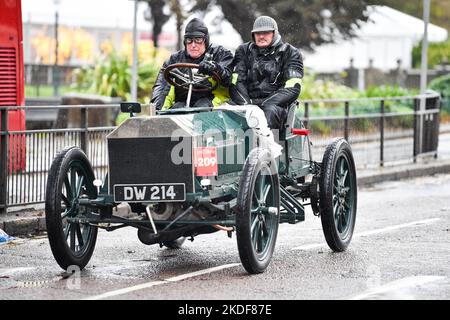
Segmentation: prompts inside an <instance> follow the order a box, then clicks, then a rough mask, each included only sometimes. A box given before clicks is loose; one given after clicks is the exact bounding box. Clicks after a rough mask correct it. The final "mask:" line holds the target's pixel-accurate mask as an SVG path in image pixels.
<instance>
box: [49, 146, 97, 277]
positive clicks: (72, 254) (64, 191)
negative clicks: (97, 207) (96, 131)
mask: <svg viewBox="0 0 450 320" xmlns="http://www.w3.org/2000/svg"><path fill="white" fill-rule="evenodd" d="M93 181H94V173H93V171H92V167H91V164H90V163H89V160H88V159H87V157H86V155H85V154H84V152H83V151H82V150H81V149H79V148H78V147H67V148H64V149H63V150H62V151H61V152H60V153H58V154H57V155H56V157H55V159H54V160H53V163H52V166H51V168H50V171H49V174H48V178H47V190H46V196H45V219H46V223H47V234H48V239H49V242H50V247H51V249H52V252H53V256H54V257H55V259H56V261H57V262H58V264H59V265H60V266H61V268H63V269H64V270H67V268H68V267H69V266H78V267H79V268H80V269H83V268H84V267H85V266H86V264H87V263H88V262H89V259H90V258H91V256H92V253H93V251H94V247H95V242H96V240H97V227H95V226H92V225H89V224H82V223H69V222H68V221H67V218H68V217H75V216H80V215H85V214H86V213H88V212H89V211H88V210H89V208H86V207H84V206H80V205H79V203H78V200H79V199H80V198H81V197H89V198H91V199H93V198H95V197H97V190H96V188H95V187H94V185H93Z"/></svg>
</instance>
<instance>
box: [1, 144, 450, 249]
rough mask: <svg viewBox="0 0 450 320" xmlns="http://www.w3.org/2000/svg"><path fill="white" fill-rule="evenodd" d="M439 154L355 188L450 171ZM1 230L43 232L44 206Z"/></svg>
mask: <svg viewBox="0 0 450 320" xmlns="http://www.w3.org/2000/svg"><path fill="white" fill-rule="evenodd" d="M441 147H442V146H440V149H441ZM441 150H442V149H441ZM439 154H440V156H439V157H438V158H436V159H435V158H428V159H427V158H422V159H420V158H419V159H418V161H417V162H416V163H410V164H401V165H393V166H389V167H377V168H367V169H358V170H357V177H358V187H359V188H361V187H368V186H370V185H373V184H376V183H380V182H385V181H395V180H403V179H410V178H416V177H420V176H431V175H435V174H446V173H450V153H448V150H446V151H445V152H442V153H439ZM0 229H2V230H3V231H4V232H6V234H8V235H9V236H14V237H30V236H33V235H36V234H40V233H42V232H45V231H46V225H45V212H44V208H43V205H39V206H37V207H29V208H25V209H21V210H20V211H15V212H8V213H7V214H3V215H1V216H0ZM0 235H1V234H0ZM1 243H2V242H1V237H0V244H1Z"/></svg>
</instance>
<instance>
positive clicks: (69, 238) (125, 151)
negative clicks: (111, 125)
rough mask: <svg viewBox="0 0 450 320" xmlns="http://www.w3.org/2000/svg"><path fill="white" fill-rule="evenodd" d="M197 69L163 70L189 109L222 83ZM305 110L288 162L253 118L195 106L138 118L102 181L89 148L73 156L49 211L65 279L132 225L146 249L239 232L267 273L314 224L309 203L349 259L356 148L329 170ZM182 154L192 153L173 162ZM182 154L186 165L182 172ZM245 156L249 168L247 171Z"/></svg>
mask: <svg viewBox="0 0 450 320" xmlns="http://www.w3.org/2000/svg"><path fill="white" fill-rule="evenodd" d="M197 68H198V65H191V64H175V65H171V66H168V67H167V69H166V70H165V78H166V80H167V81H168V82H169V83H170V84H171V85H174V86H178V87H181V88H185V89H186V90H189V94H188V100H187V105H188V106H189V102H190V97H191V92H192V91H202V90H203V91H204V90H212V89H214V87H215V85H213V84H214V83H218V78H217V75H213V77H212V78H213V79H214V81H212V82H211V81H205V80H207V77H206V76H202V75H199V74H196V73H194V72H193V70H195V69H197ZM205 82H208V83H209V85H208V84H205ZM211 83H212V84H211ZM297 106H298V105H297V104H293V105H292V106H290V107H289V108H288V110H287V119H286V121H285V124H284V125H283V127H282V128H281V130H280V132H279V135H278V136H277V138H278V137H279V143H280V144H281V145H282V147H283V153H282V155H281V156H280V157H277V158H276V159H274V157H273V156H272V154H271V151H270V148H267V147H266V146H265V145H264V143H263V142H264V139H263V138H261V135H258V131H257V128H256V126H255V125H250V123H249V121H247V119H246V117H245V112H242V110H241V111H239V110H234V109H233V108H228V109H227V108H218V109H211V108H189V107H188V108H181V109H173V110H170V109H169V110H163V111H159V112H158V115H156V116H146V117H130V118H129V119H127V120H126V121H125V122H124V123H122V124H121V125H120V126H119V127H117V128H116V129H115V130H114V131H113V132H112V133H110V134H109V135H108V137H107V139H108V154H109V167H108V168H109V170H108V174H107V175H106V177H105V179H104V180H103V181H100V183H99V180H96V179H95V177H94V173H93V169H92V167H91V164H90V161H89V160H88V159H87V157H86V155H85V154H84V152H83V151H82V150H81V149H79V148H78V147H74V146H71V147H66V148H64V149H63V150H62V151H61V152H59V153H58V154H57V155H56V157H55V159H54V161H53V163H52V166H51V168H50V171H49V175H48V180H47V190H46V202H45V211H46V223H47V232H48V238H49V242H50V246H51V249H52V252H53V255H54V257H55V259H56V261H57V262H58V264H59V265H60V266H61V267H62V268H63V269H67V268H68V267H69V266H73V265H76V266H78V267H79V268H81V269H82V268H84V267H85V266H86V264H87V263H88V262H89V260H90V258H91V256H92V253H93V250H94V247H95V244H96V239H97V231H98V228H103V229H105V230H107V231H113V230H116V229H119V228H123V227H134V228H137V230H138V238H139V240H140V241H141V242H142V243H144V244H147V245H150V244H159V245H160V246H165V247H168V248H171V249H174V248H179V247H181V245H182V243H183V242H184V240H185V239H186V238H190V239H191V240H194V237H195V236H197V235H199V234H206V233H213V232H218V231H225V232H227V234H228V236H229V237H231V236H232V233H233V232H236V239H237V244H238V251H239V256H240V259H241V262H242V264H243V266H244V268H245V269H246V270H247V271H248V272H249V273H252V274H256V273H261V272H264V270H265V269H266V268H267V267H268V265H269V263H270V260H271V258H272V255H273V251H274V247H275V242H276V237H277V233H278V226H279V223H289V224H296V223H298V222H301V221H304V220H305V206H306V205H310V206H311V208H312V211H313V213H314V214H315V215H317V216H320V217H321V222H322V228H323V232H324V235H325V239H326V242H327V243H328V245H329V247H330V248H331V249H332V250H333V251H344V250H346V248H347V246H348V245H349V243H350V241H351V238H352V234H353V229H354V225H355V218H356V206H357V182H356V170H355V164H354V160H353V155H352V151H351V148H350V146H349V144H348V143H347V141H346V140H345V139H343V138H337V139H334V140H333V141H332V142H331V143H330V144H329V145H328V146H327V148H326V151H325V153H324V156H323V159H322V162H320V163H319V162H315V161H313V160H312V153H311V143H310V140H309V136H308V135H309V131H308V130H307V129H305V128H304V126H303V123H302V121H300V119H299V118H298V117H297V116H296V109H297ZM121 109H122V111H123V112H130V113H131V114H132V115H133V114H134V113H138V112H140V105H139V104H137V103H122V104H121ZM208 130H209V131H211V130H212V131H213V132H214V134H208ZM233 130H234V131H233ZM174 132H178V134H177V135H178V137H179V138H181V142H180V140H179V139H178V140H177V139H174ZM230 132H231V134H230ZM233 132H234V133H235V132H244V136H243V135H241V134H233ZM180 145H181V146H183V147H184V149H183V148H181V149H183V150H182V151H177V152H178V153H177V152H174V150H179V149H177V148H180ZM239 148H240V149H239ZM181 149H180V150H181ZM237 149H239V150H241V151H240V152H237V153H236V152H235V151H236V150H237ZM186 150H188V151H186ZM230 150H231V151H230ZM232 151H233V152H232ZM174 154H175V155H177V156H178V157H179V158H181V159H184V160H187V161H179V160H177V161H175V162H177V163H174ZM239 155H243V159H242V160H243V161H237V158H238V157H239ZM227 157H228V158H227ZM218 159H227V161H218ZM230 159H231V161H229V160H230ZM306 200H309V202H308V203H305V201H306ZM122 202H127V203H129V205H130V207H131V210H132V211H133V213H134V214H133V215H132V216H131V217H127V218H125V217H122V216H120V215H118V214H117V212H118V211H117V208H116V207H117V205H118V204H120V203H122Z"/></svg>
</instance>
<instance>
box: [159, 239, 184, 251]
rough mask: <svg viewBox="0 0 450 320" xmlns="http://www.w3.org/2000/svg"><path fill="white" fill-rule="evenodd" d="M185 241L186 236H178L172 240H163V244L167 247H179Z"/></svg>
mask: <svg viewBox="0 0 450 320" xmlns="http://www.w3.org/2000/svg"><path fill="white" fill-rule="evenodd" d="M185 241H186V237H180V238H178V239H176V240H173V241H166V242H163V246H165V247H167V248H168V249H181V247H182V246H183V243H184V242H185Z"/></svg>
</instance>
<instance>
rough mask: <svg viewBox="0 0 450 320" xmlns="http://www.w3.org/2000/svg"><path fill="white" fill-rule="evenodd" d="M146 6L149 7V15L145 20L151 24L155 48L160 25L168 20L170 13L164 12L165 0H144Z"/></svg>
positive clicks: (160, 28) (157, 45)
mask: <svg viewBox="0 0 450 320" xmlns="http://www.w3.org/2000/svg"><path fill="white" fill-rule="evenodd" d="M143 2H147V4H148V7H149V9H150V16H149V17H148V18H147V17H146V20H148V21H150V22H151V24H152V26H153V27H152V36H153V43H154V45H155V48H158V47H159V44H158V37H159V35H160V33H161V30H162V27H163V26H164V24H165V23H166V22H167V20H169V18H170V15H168V14H165V13H164V10H163V9H164V6H165V4H166V1H165V0H146V1H143ZM155 52H156V51H155Z"/></svg>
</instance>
